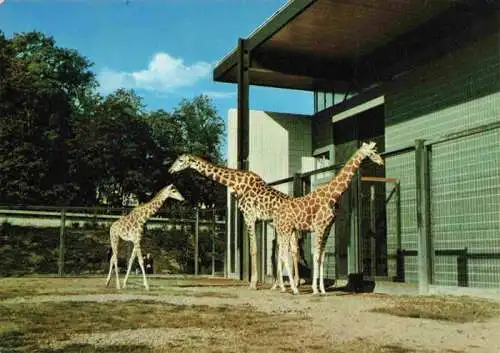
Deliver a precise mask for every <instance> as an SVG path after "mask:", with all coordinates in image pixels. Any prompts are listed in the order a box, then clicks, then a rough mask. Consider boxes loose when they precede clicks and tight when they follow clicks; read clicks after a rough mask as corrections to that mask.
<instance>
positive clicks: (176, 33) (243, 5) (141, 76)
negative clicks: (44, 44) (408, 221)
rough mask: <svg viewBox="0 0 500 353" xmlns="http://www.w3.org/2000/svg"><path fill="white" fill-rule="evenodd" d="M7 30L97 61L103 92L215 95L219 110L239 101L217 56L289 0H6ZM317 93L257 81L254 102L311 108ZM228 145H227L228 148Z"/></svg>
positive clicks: (148, 96)
mask: <svg viewBox="0 0 500 353" xmlns="http://www.w3.org/2000/svg"><path fill="white" fill-rule="evenodd" d="M3 1H4V2H3V4H2V5H1V6H0V29H1V30H2V31H3V32H4V33H5V34H6V35H7V36H11V35H12V34H13V33H14V32H25V31H31V30H37V31H41V32H43V33H45V34H47V35H51V36H53V37H54V38H55V40H56V42H57V44H58V45H59V46H62V47H69V48H75V49H77V50H78V51H79V52H80V53H81V54H82V55H84V56H86V57H88V58H89V59H90V60H91V61H92V62H94V64H95V65H94V68H93V70H94V72H95V73H96V74H97V76H98V79H99V81H100V83H101V90H102V91H103V93H106V92H109V91H111V90H114V89H116V88H118V87H121V86H123V87H127V88H134V89H135V90H136V92H137V93H138V94H139V95H140V96H142V97H143V98H144V101H145V103H146V104H147V106H148V108H150V109H158V108H163V109H165V110H171V109H172V108H173V107H175V106H176V105H177V104H178V103H179V102H180V100H181V99H182V98H191V97H193V96H196V95H198V94H201V93H205V94H208V95H209V96H211V97H212V99H213V102H214V104H215V105H216V107H217V110H218V112H219V114H220V115H221V116H222V117H223V118H224V120H226V117H227V110H228V109H229V108H233V107H235V106H236V85H234V84H224V83H216V82H213V81H212V69H213V67H214V65H215V63H216V62H217V61H219V60H220V59H221V58H222V57H223V56H224V55H225V54H227V53H228V52H229V51H230V50H231V49H233V48H234V47H235V46H236V43H237V39H238V37H246V36H248V35H249V34H250V33H251V32H252V31H253V30H254V29H255V28H256V27H257V26H259V25H260V24H261V23H262V22H263V21H265V20H266V19H267V18H268V17H269V16H271V15H272V14H273V13H274V12H276V10H278V9H279V8H280V7H281V6H282V4H283V3H285V2H286V1H284V0H129V4H128V5H127V4H126V2H125V0H38V1H36V0H3ZM0 2H2V0H0ZM312 107H313V104H312V94H311V93H309V92H300V91H293V90H279V89H271V88H261V87H252V88H251V91H250V108H251V109H262V110H270V111H280V112H295V113H305V114H310V113H312ZM225 153H226V148H225V146H224V154H225Z"/></svg>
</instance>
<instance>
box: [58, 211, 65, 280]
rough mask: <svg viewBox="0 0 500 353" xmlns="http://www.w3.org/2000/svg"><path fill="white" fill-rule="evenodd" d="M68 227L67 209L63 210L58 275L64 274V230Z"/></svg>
mask: <svg viewBox="0 0 500 353" xmlns="http://www.w3.org/2000/svg"><path fill="white" fill-rule="evenodd" d="M65 227H66V210H65V209H64V208H63V209H62V210H61V227H60V230H59V261H58V267H59V271H58V275H59V276H63V275H64V232H65Z"/></svg>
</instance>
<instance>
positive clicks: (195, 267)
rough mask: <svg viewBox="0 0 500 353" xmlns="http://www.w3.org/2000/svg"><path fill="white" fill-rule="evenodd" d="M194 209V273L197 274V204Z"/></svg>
mask: <svg viewBox="0 0 500 353" xmlns="http://www.w3.org/2000/svg"><path fill="white" fill-rule="evenodd" d="M195 210H196V219H195V224H194V275H195V276H198V257H199V255H198V237H199V231H200V209H199V208H198V206H196V208H195Z"/></svg>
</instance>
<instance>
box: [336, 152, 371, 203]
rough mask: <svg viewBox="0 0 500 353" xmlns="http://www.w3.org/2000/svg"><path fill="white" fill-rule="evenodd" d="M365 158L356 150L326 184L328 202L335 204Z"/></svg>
mask: <svg viewBox="0 0 500 353" xmlns="http://www.w3.org/2000/svg"><path fill="white" fill-rule="evenodd" d="M364 158H365V156H364V154H363V153H362V152H361V151H360V150H358V151H357V152H356V153H355V154H354V155H353V156H352V157H351V158H350V159H349V160H348V161H347V163H346V164H345V165H344V167H343V168H342V169H341V170H340V172H338V174H337V175H336V176H335V177H334V178H333V179H332V180H331V181H330V182H329V183H328V184H327V195H328V197H329V199H330V201H334V202H336V201H337V199H338V198H339V196H340V195H342V194H343V193H344V192H345V191H346V190H347V189H348V188H349V185H350V184H351V180H352V177H353V176H354V174H355V173H356V172H357V170H358V169H359V166H360V165H361V162H362V161H363V159H364Z"/></svg>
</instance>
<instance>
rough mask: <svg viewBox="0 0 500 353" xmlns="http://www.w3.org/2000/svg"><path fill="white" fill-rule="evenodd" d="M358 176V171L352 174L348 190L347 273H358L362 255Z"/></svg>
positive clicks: (360, 269)
mask: <svg viewBox="0 0 500 353" xmlns="http://www.w3.org/2000/svg"><path fill="white" fill-rule="evenodd" d="M360 179H361V178H360V176H359V172H358V173H356V174H355V175H354V176H353V180H352V183H351V190H350V191H351V192H350V205H351V207H350V209H351V214H352V216H351V218H350V223H351V227H350V228H351V232H350V239H349V247H348V254H347V255H348V258H347V259H348V263H347V267H348V273H359V272H361V271H362V268H363V267H362V256H361V252H360V249H361V246H360V240H361V239H360V236H359V231H360V225H359V223H360V221H361V217H360Z"/></svg>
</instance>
